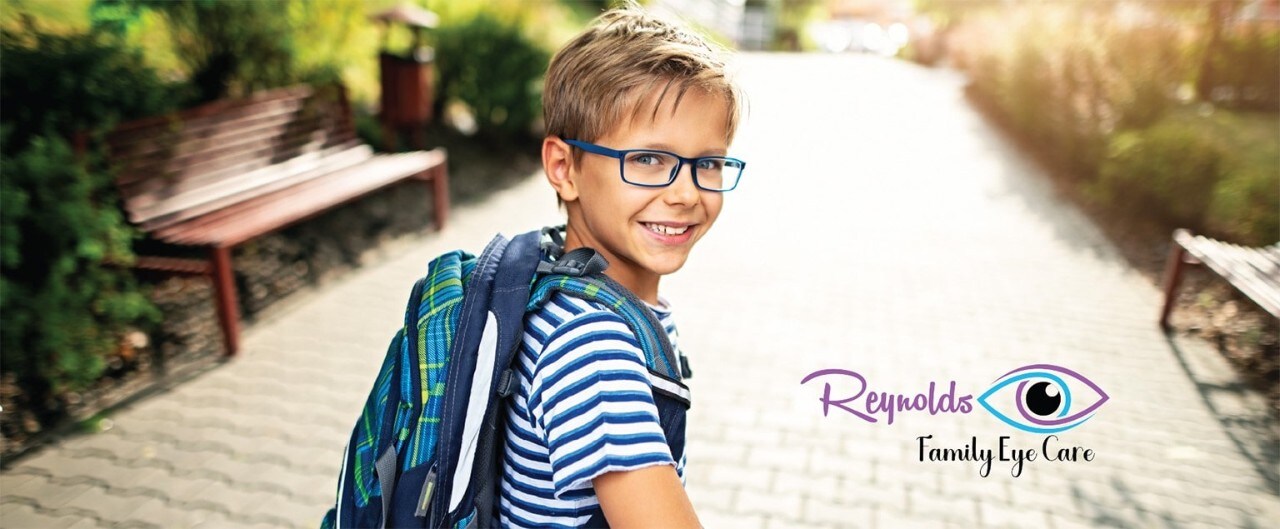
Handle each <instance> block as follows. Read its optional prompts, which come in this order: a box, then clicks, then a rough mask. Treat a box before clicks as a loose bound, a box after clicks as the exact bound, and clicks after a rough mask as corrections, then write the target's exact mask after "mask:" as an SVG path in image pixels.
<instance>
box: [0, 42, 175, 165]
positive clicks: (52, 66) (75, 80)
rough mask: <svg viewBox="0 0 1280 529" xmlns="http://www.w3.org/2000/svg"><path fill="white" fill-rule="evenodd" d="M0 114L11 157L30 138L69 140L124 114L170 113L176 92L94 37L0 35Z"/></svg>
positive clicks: (136, 58)
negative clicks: (1, 65) (1, 61)
mask: <svg viewBox="0 0 1280 529" xmlns="http://www.w3.org/2000/svg"><path fill="white" fill-rule="evenodd" d="M0 54H2V55H3V57H4V68H0V91H3V94H4V97H3V98H0V116H3V120H4V124H5V125H6V126H7V127H8V128H9V129H10V130H9V134H8V135H7V136H6V139H5V140H4V143H3V145H2V147H3V149H4V150H5V151H6V152H8V153H10V154H12V153H15V152H16V151H19V150H22V149H24V148H25V147H26V146H27V145H28V143H29V142H30V139H31V138H32V137H33V136H36V135H41V134H43V135H58V136H62V137H68V138H69V137H71V136H72V135H74V134H75V133H77V132H80V131H90V130H91V129H101V128H102V127H104V126H105V125H106V124H108V123H111V122H113V121H117V120H119V119H121V118H123V117H129V116H144V115H150V114H156V113H160V112H163V111H165V110H167V109H170V108H172V107H173V106H174V105H173V103H174V100H175V99H176V98H177V91H176V90H173V89H170V88H169V87H166V86H165V85H164V84H163V83H161V81H160V79H159V77H158V76H157V75H156V74H155V72H153V71H151V70H149V69H147V68H146V67H144V66H142V64H143V61H142V59H141V54H140V53H138V52H137V51H136V50H129V49H126V48H125V47H124V46H123V45H122V44H120V42H119V41H118V40H117V39H114V38H111V37H109V36H107V35H103V34H100V33H87V34H80V35H70V36H62V35H53V34H48V33H44V32H42V31H41V30H40V28H36V27H29V28H27V29H26V31H23V32H17V31H8V30H6V31H0Z"/></svg>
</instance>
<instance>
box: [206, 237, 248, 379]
mask: <svg viewBox="0 0 1280 529" xmlns="http://www.w3.org/2000/svg"><path fill="white" fill-rule="evenodd" d="M209 254H210V261H211V262H212V264H213V267H212V270H211V271H212V274H211V275H210V279H212V280H213V300H214V303H215V304H216V305H217V308H218V321H219V323H221V324H222V339H223V343H224V344H225V345H226V355H227V356H234V355H235V354H236V352H237V351H239V349H240V309H239V307H237V306H236V303H237V301H236V282H235V275H234V274H233V273H232V270H231V247H229V246H214V247H213V248H211V249H210V251H209Z"/></svg>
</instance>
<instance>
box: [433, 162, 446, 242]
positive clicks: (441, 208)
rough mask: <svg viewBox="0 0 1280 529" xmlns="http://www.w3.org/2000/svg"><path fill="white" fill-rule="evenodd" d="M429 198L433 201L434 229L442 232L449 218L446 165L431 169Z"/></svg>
mask: <svg viewBox="0 0 1280 529" xmlns="http://www.w3.org/2000/svg"><path fill="white" fill-rule="evenodd" d="M432 172H433V175H432V177H431V196H432V198H433V199H434V200H435V221H436V229H437V230H443V229H444V225H445V220H446V219H448V218H449V169H448V163H447V162H442V163H440V165H437V166H436V167H434V168H433V169H432Z"/></svg>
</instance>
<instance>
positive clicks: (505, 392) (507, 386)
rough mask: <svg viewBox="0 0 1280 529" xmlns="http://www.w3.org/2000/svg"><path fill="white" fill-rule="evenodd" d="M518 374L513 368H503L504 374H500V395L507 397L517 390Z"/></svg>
mask: <svg viewBox="0 0 1280 529" xmlns="http://www.w3.org/2000/svg"><path fill="white" fill-rule="evenodd" d="M516 384H517V381H516V376H515V371H512V370H511V368H509V367H508V368H506V369H504V370H502V374H501V375H499V376H498V396H499V397H501V398H504V399H505V398H507V397H509V396H511V394H513V393H515V392H516Z"/></svg>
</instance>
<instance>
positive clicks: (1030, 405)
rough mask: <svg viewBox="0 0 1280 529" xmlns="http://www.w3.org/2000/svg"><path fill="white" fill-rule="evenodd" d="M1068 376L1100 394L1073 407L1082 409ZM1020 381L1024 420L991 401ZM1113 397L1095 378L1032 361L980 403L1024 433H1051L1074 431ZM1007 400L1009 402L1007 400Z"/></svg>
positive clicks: (1018, 393)
mask: <svg viewBox="0 0 1280 529" xmlns="http://www.w3.org/2000/svg"><path fill="white" fill-rule="evenodd" d="M1064 377H1070V378H1071V379H1074V380H1076V381H1078V382H1079V383H1083V385H1084V386H1085V387H1087V388H1089V389H1091V390H1092V391H1093V392H1094V393H1095V394H1097V400H1096V401H1095V402H1094V403H1093V404H1091V405H1089V406H1087V407H1084V409H1082V410H1078V411H1076V410H1072V407H1073V405H1074V406H1075V407H1077V408H1079V407H1080V406H1079V402H1078V401H1073V399H1072V393H1071V387H1070V385H1068V384H1067V382H1066V380H1065V379H1064ZM1015 382H1017V387H1016V388H1015V389H1014V390H1013V392H1014V404H1015V406H1014V407H1015V408H1016V409H1017V415H1020V416H1021V417H1019V418H1020V419H1023V420H1021V421H1020V420H1018V419H1016V418H1013V417H1010V416H1009V415H1006V414H1005V413H1003V412H1001V411H999V410H997V409H996V408H995V407H994V406H992V404H991V402H992V401H991V396H992V395H994V394H996V393H998V392H1001V390H1002V389H1004V388H1006V387H1008V386H1010V385H1012V384H1014V383H1015ZM1110 398H1111V397H1110V396H1108V395H1107V393H1106V392H1105V391H1102V388H1100V387H1098V385H1097V384H1094V383H1093V381H1092V380H1089V379H1087V378H1085V377H1084V376H1083V375H1081V374H1079V373H1076V372H1075V371H1072V370H1070V369H1067V368H1065V367H1060V366H1055V365H1052V364H1032V365H1028V366H1023V367H1020V368H1018V369H1014V370H1013V371H1010V372H1008V373H1005V374H1004V375H1002V376H1000V378H997V379H996V382H995V384H993V385H992V386H991V389H988V390H987V392H986V393H983V394H982V396H980V397H978V404H981V405H982V407H983V408H986V409H987V411H989V412H991V414H992V415H995V416H996V418H997V419H1000V420H1001V421H1004V423H1005V424H1008V425H1009V426H1012V427H1014V428H1017V429H1019V430H1022V431H1024V432H1031V433H1038V434H1050V433H1056V432H1061V431H1064V430H1070V429H1072V428H1075V427H1076V426H1079V425H1080V424H1082V423H1084V422H1085V421H1087V420H1089V419H1090V418H1091V417H1093V412H1094V411H1096V410H1097V409H1098V407H1099V406H1102V404H1103V403H1104V402H1106V401H1107V400H1108V399H1110ZM1005 402H1007V401H1005Z"/></svg>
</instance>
